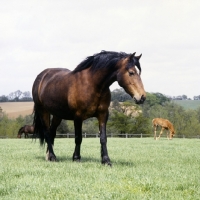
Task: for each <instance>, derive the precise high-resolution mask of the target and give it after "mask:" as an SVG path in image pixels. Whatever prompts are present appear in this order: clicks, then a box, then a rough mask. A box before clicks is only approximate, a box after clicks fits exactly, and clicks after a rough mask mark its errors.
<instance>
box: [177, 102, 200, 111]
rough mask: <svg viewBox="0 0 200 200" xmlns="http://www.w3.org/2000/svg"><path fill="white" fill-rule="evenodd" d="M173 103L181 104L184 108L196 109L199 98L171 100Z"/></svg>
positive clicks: (199, 105)
mask: <svg viewBox="0 0 200 200" xmlns="http://www.w3.org/2000/svg"><path fill="white" fill-rule="evenodd" d="M173 102H174V103H176V104H178V105H180V106H183V107H184V108H185V109H186V110H189V109H193V110H195V109H197V108H199V107H200V101H199V100H193V101H192V100H173Z"/></svg>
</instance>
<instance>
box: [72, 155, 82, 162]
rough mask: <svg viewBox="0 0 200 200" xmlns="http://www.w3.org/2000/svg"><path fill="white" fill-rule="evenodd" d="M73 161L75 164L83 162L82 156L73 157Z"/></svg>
mask: <svg viewBox="0 0 200 200" xmlns="http://www.w3.org/2000/svg"><path fill="white" fill-rule="evenodd" d="M72 160H73V161H75V162H81V156H74V155H73V157H72Z"/></svg>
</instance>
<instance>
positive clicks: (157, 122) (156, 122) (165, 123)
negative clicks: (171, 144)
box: [152, 118, 175, 140]
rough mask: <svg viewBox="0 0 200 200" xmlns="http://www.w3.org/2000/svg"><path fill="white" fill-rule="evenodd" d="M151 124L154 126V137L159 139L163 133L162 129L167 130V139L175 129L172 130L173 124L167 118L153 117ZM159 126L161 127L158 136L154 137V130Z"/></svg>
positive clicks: (170, 137) (171, 136) (172, 134)
mask: <svg viewBox="0 0 200 200" xmlns="http://www.w3.org/2000/svg"><path fill="white" fill-rule="evenodd" d="M152 124H153V127H154V139H155V140H157V139H160V136H161V135H162V133H163V130H164V129H165V130H169V137H168V131H167V139H170V140H171V139H172V138H173V136H174V134H175V130H174V126H173V124H172V123H171V122H170V121H169V120H167V119H162V118H155V119H153V120H152ZM158 126H160V127H161V131H160V135H159V136H158V137H156V130H157V127H158Z"/></svg>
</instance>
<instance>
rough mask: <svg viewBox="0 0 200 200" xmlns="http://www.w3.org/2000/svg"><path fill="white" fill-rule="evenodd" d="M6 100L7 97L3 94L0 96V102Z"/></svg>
mask: <svg viewBox="0 0 200 200" xmlns="http://www.w3.org/2000/svg"><path fill="white" fill-rule="evenodd" d="M7 101H8V97H7V96H5V95H2V96H0V102H7Z"/></svg>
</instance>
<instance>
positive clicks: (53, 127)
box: [46, 116, 62, 160]
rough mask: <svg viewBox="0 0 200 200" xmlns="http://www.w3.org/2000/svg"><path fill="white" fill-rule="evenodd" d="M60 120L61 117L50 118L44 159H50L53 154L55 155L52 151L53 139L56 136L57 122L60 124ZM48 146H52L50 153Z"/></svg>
mask: <svg viewBox="0 0 200 200" xmlns="http://www.w3.org/2000/svg"><path fill="white" fill-rule="evenodd" d="M61 121H62V119H60V118H57V117H55V116H53V118H52V121H51V126H50V131H49V138H48V140H49V141H50V142H49V145H48V146H47V151H46V160H51V158H52V157H53V156H55V154H54V153H53V146H54V139H55V137H56V130H57V127H58V126H59V124H60V122H61ZM49 146H50V148H52V152H51V154H50V151H49Z"/></svg>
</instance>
